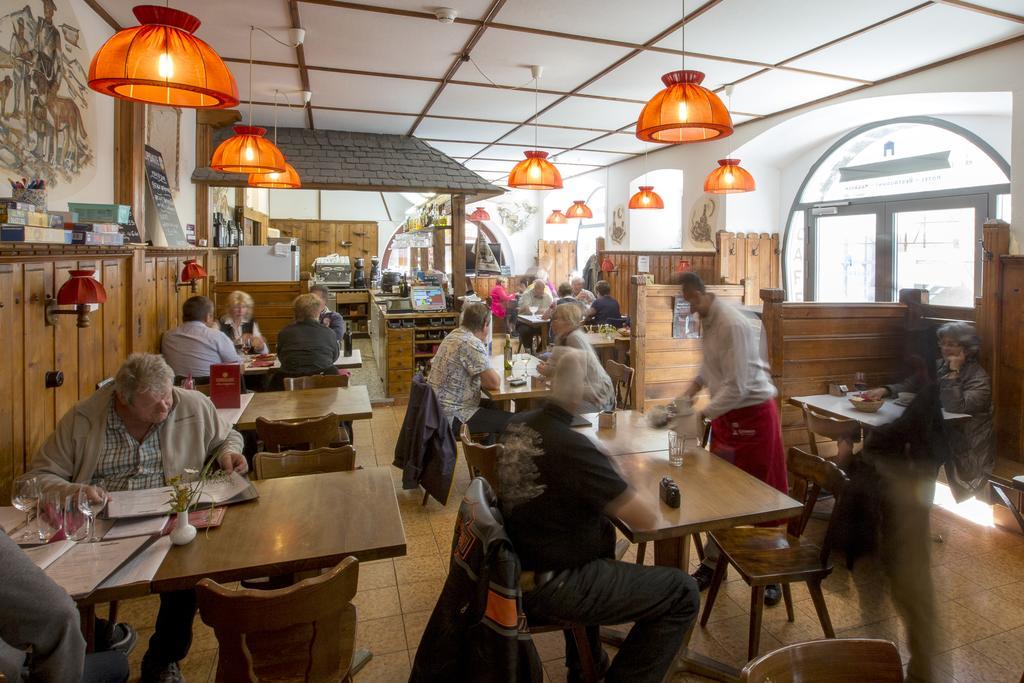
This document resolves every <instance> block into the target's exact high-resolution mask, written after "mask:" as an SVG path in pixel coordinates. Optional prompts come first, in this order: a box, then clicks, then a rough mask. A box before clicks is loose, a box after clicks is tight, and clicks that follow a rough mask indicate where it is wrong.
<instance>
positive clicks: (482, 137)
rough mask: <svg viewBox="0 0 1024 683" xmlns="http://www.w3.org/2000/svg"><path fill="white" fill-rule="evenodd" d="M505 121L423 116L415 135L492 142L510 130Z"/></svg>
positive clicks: (510, 127)
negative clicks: (483, 121)
mask: <svg viewBox="0 0 1024 683" xmlns="http://www.w3.org/2000/svg"><path fill="white" fill-rule="evenodd" d="M512 128H514V126H513V125H512V124H506V123H480V122H478V121H453V120H451V119H433V118H430V117H429V116H428V117H426V118H424V119H423V121H422V122H421V123H420V125H419V127H417V128H416V137H418V138H429V139H431V140H459V141H462V142H494V141H495V140H496V139H498V138H499V137H501V136H502V135H504V134H505V133H507V132H509V131H510V130H512Z"/></svg>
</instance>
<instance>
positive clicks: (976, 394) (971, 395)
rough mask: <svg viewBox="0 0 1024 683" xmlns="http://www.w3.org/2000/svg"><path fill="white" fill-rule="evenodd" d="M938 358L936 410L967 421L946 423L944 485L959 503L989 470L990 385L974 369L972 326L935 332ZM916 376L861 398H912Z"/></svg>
mask: <svg viewBox="0 0 1024 683" xmlns="http://www.w3.org/2000/svg"><path fill="white" fill-rule="evenodd" d="M936 334H937V336H938V339H939V350H940V351H941V352H942V358H940V359H939V360H938V361H937V370H936V376H937V380H938V383H939V396H940V398H941V400H942V408H943V410H945V411H946V412H949V413H966V414H967V415H970V416H971V417H970V419H969V420H955V421H948V420H947V421H946V433H947V434H948V435H949V440H950V444H949V446H950V451H951V454H952V457H951V459H950V462H948V463H947V464H946V479H947V480H948V481H949V486H950V488H951V489H952V491H953V496H954V497H955V498H956V500H957V501H958V502H959V501H963V500H966V499H968V498H970V497H971V496H972V495H974V494H976V493H979V492H981V491H984V489H985V486H986V484H987V482H988V475H989V474H991V473H992V466H993V465H994V464H995V436H994V433H993V430H992V382H991V380H990V379H989V376H988V373H986V372H985V369H984V368H983V367H981V365H980V364H979V363H978V349H979V348H980V346H981V340H980V339H979V338H978V334H977V333H976V332H975V331H974V326H973V325H971V324H969V323H965V322H959V321H957V322H949V323H946V324H945V325H943V326H942V327H940V328H939V329H938V331H937V333H936ZM919 384H920V378H919V377H917V376H913V377H909V378H907V379H906V380H904V381H903V382H900V383H898V384H891V385H887V386H884V387H879V388H877V389H872V390H870V391H869V392H867V395H868V396H870V397H873V398H884V397H886V396H896V395H897V394H899V393H901V392H916V391H917V389H918V386H919Z"/></svg>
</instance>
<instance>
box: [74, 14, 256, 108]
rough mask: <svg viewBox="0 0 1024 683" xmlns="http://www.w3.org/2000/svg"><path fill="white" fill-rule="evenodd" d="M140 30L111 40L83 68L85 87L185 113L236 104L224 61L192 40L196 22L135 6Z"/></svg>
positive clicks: (128, 30)
mask: <svg viewBox="0 0 1024 683" xmlns="http://www.w3.org/2000/svg"><path fill="white" fill-rule="evenodd" d="M132 12H133V13H134V14H135V18H136V19H138V20H139V24H141V25H140V26H134V27H132V28H126V29H122V30H120V31H118V32H117V33H115V34H114V35H113V36H111V37H110V38H109V39H108V40H107V42H105V43H103V46H102V47H100V49H99V50H98V51H97V52H96V54H95V55H93V58H92V62H91V63H90V64H89V79H88V81H89V87H90V88H92V89H93V90H95V91H96V92H99V93H103V94H104V95H109V96H111V97H117V98H120V99H123V100H131V101H133V102H145V103H147V104H160V105H165V106H168V107H188V108H190V109H219V108H227V107H234V106H236V105H237V104H238V85H237V84H236V83H235V77H234V76H232V75H231V71H230V70H229V69H228V67H227V65H226V64H224V60H222V59H221V58H220V56H219V55H218V54H217V53H216V52H215V51H214V49H213V48H212V47H210V46H209V45H207V44H206V43H205V42H203V41H202V40H200V39H199V38H196V37H195V36H194V35H192V34H193V33H195V32H196V29H198V28H199V24H200V22H199V19H197V18H196V17H194V16H192V15H191V14H189V13H187V12H182V11H181V10H176V9H171V8H170V7H159V6H157V5H138V6H137V7H135V8H134V9H133V10H132Z"/></svg>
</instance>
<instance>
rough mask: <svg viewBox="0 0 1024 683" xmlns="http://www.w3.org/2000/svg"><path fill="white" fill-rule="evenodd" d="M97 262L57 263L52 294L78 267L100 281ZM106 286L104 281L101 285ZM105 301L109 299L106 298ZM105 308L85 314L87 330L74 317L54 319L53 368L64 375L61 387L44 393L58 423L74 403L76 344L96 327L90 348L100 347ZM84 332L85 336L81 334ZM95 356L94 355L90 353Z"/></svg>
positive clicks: (77, 388)
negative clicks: (49, 398) (49, 395)
mask: <svg viewBox="0 0 1024 683" xmlns="http://www.w3.org/2000/svg"><path fill="white" fill-rule="evenodd" d="M99 266H100V263H99V262H98V261H93V260H81V261H58V262H56V263H55V264H54V269H53V278H54V283H53V291H54V292H55V293H56V292H57V291H59V290H60V288H61V286H62V285H63V284H64V283H65V282H67V281H68V279H69V278H70V271H71V270H75V269H78V268H89V269H92V270H95V271H96V274H97V275H98V276H99V279H100V281H101V282H102V281H103V269H102V268H101V267H99ZM105 285H106V283H105V282H104V286H105ZM108 301H109V298H108ZM106 309H107V305H106V304H104V305H102V306H100V307H99V308H98V309H97V310H95V311H93V312H92V313H91V314H90V315H89V327H86V328H78V327H76V316H60V317H59V318H58V320H57V327H56V329H55V330H54V331H53V369H54V370H60V371H61V372H63V373H64V384H63V385H62V386H59V387H56V388H54V389H47V390H46V391H48V392H51V393H52V394H53V401H54V415H55V416H56V419H57V420H59V419H60V418H61V417H62V416H63V415H64V413H66V412H67V411H68V410H70V409H71V407H72V406H74V405H75V403H76V402H77V401H78V390H79V383H80V381H81V375H80V369H81V368H80V367H79V346H78V342H79V340H80V339H81V338H82V336H90V337H91V336H93V335H94V333H95V330H96V329H97V327H98V328H99V329H100V330H101V334H100V344H99V345H97V346H95V347H93V348H95V349H101V348H103V345H102V329H103V314H104V313H106ZM82 332H86V333H87V334H86V335H82ZM94 353H95V352H94Z"/></svg>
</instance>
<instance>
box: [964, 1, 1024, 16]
mask: <svg viewBox="0 0 1024 683" xmlns="http://www.w3.org/2000/svg"><path fill="white" fill-rule="evenodd" d="M971 3H972V4H974V5H980V6H981V7H988V8H989V9H994V10H999V11H1000V12H1007V13H1008V14H1013V15H1015V16H1018V17H1024V3H1022V2H1021V1H1020V0H971Z"/></svg>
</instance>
